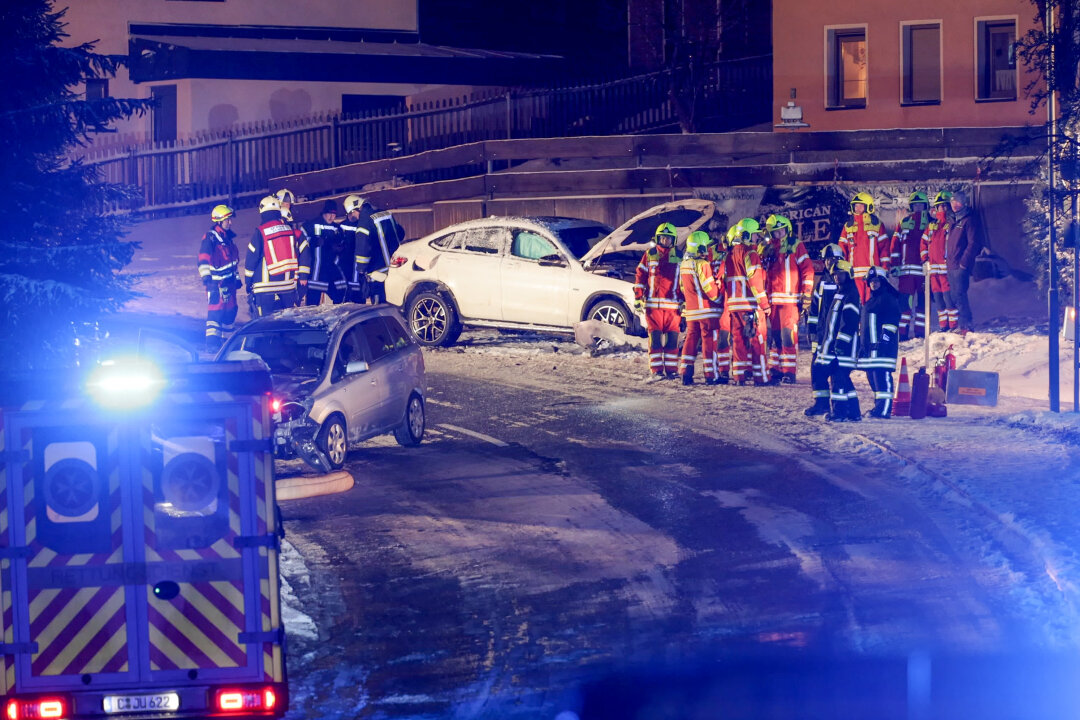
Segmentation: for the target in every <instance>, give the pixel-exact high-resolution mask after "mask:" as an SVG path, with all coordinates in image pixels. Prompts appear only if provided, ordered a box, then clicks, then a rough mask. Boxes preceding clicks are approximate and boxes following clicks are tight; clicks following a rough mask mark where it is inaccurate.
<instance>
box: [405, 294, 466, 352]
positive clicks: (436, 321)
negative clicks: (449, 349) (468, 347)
mask: <svg viewBox="0 0 1080 720" xmlns="http://www.w3.org/2000/svg"><path fill="white" fill-rule="evenodd" d="M406 316H407V318H408V321H409V329H410V330H411V331H412V333H413V335H415V336H416V339H417V340H418V341H420V344H421V345H426V346H428V347H437V346H442V347H446V346H449V345H453V344H454V342H455V341H456V340H457V339H458V337H459V336H460V335H461V323H460V322H458V316H457V310H456V309H454V304H453V303H452V302H450V301H449V300H448V299H447V298H446V297H445V296H444V295H442V294H441V293H437V292H430V291H427V292H421V293H417V294H416V295H414V296H413V297H412V299H411V300H410V301H409V309H408V312H407V313H406Z"/></svg>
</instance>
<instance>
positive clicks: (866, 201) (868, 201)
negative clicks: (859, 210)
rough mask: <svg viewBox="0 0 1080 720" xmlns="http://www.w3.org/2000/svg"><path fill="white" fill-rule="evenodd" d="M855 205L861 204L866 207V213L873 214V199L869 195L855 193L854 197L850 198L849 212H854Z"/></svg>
mask: <svg viewBox="0 0 1080 720" xmlns="http://www.w3.org/2000/svg"><path fill="white" fill-rule="evenodd" d="M855 203H862V204H863V205H864V206H866V212H868V213H872V212H874V198H872V197H870V193H865V192H861V193H855V197H853V198H851V212H852V213H853V214H854V212H855Z"/></svg>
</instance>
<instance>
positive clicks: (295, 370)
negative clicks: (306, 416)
mask: <svg viewBox="0 0 1080 720" xmlns="http://www.w3.org/2000/svg"><path fill="white" fill-rule="evenodd" d="M328 343H329V338H328V337H327V335H326V331H325V330H317V329H312V328H290V329H287V330H271V331H264V332H253V333H244V334H243V335H238V336H236V337H234V338H233V339H232V340H231V341H230V342H229V347H228V350H227V353H226V355H225V357H228V353H232V352H236V351H237V350H243V351H246V352H249V353H254V354H255V355H258V356H259V357H261V358H262V359H263V361H264V362H265V363H266V364H267V365H268V366H269V367H270V372H271V373H272V374H275V375H305V376H308V377H316V376H318V375H319V373H320V372H322V369H323V362H324V361H325V359H326V348H327V344H328Z"/></svg>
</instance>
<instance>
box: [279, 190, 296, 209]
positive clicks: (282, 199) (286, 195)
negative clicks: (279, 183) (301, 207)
mask: <svg viewBox="0 0 1080 720" xmlns="http://www.w3.org/2000/svg"><path fill="white" fill-rule="evenodd" d="M274 197H276V198H277V199H278V202H279V203H289V204H290V205H292V204H293V203H294V202H296V197H295V196H294V195H293V194H292V190H290V189H289V188H281V189H280V190H278V191H277V192H276V193H274Z"/></svg>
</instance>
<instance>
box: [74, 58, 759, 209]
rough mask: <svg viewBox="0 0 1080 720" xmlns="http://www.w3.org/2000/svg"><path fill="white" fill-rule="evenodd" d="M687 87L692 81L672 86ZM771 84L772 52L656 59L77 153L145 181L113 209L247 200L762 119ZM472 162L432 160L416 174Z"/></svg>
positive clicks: (120, 175)
mask: <svg viewBox="0 0 1080 720" xmlns="http://www.w3.org/2000/svg"><path fill="white" fill-rule="evenodd" d="M687 87H693V88H694V90H693V91H692V92H690V91H684V90H680V88H687ZM771 95H772V88H771V57H770V56H759V57H753V58H745V59H741V60H732V61H725V62H721V63H716V64H713V65H710V66H703V67H701V68H697V69H695V71H694V72H693V73H691V72H690V70H689V69H683V70H679V71H674V72H673V71H664V72H657V73H651V74H648V75H640V76H636V77H632V78H627V79H624V80H618V81H615V82H609V83H603V84H598V85H588V86H578V87H566V88H553V89H548V90H533V91H507V92H504V93H501V94H496V95H487V96H480V97H473V98H461V99H456V100H442V101H435V102H427V103H418V104H415V105H411V106H409V107H407V108H406V109H405V110H404V111H398V112H393V111H380V112H372V113H368V114H364V115H360V116H357V117H342V116H338V115H327V116H316V117H312V118H306V119H302V120H293V121H289V122H286V123H280V124H271V123H263V124H257V125H254V126H248V127H247V128H244V129H241V130H233V131H228V132H224V133H219V134H216V135H214V134H203V135H200V136H197V137H195V138H192V139H190V140H185V141H175V142H165V143H154V144H144V145H136V146H131V147H129V148H123V149H116V148H104V149H102V150H99V151H93V150H91V151H90V152H88V153H87V154H85V155H84V156H83V161H84V162H86V163H88V164H92V165H94V166H96V167H97V168H98V169H99V171H100V173H101V178H102V179H103V180H104V181H106V182H112V183H120V184H127V185H131V186H134V187H136V188H138V189H140V190H141V192H140V193H138V194H137V195H136V197H135V198H134V199H132V200H131V201H129V202H128V203H127V204H126V205H124V206H122V207H116V208H110V209H111V210H130V211H136V212H141V213H157V212H165V211H169V210H176V209H181V208H186V207H201V206H206V205H210V204H213V203H218V202H228V203H231V204H235V203H243V202H245V201H246V200H250V199H251V198H254V197H257V196H260V195H263V194H265V193H266V192H267V188H268V184H269V181H270V179H271V178H274V177H281V176H285V175H295V174H298V173H303V172H310V171H313V170H321V169H325V168H332V167H337V166H340V165H346V164H351V163H357V162H365V161H370V160H379V159H384V158H392V157H396V156H399V155H413V154H416V153H420V152H425V151H429V150H436V149H440V148H447V147H452V146H456V145H462V144H466V143H473V142H480V141H485V140H496V139H512V138H545V137H577V136H596V135H626V134H640V133H657V132H671V131H676V132H677V131H678V130H679V127H680V118H681V119H682V121H683V122H684V123H685V122H686V121H687V119H688V118H690V119H692V121H693V123H694V125H695V129H697V130H706V131H711V132H718V131H726V130H733V129H738V128H741V127H747V126H749V125H753V124H757V123H760V122H766V121H768V119H769V113H770V98H771ZM676 97H678V98H679V99H680V102H679V103H676V102H675V101H674V99H673V98H676ZM691 115H692V118H691ZM478 169H479V168H471V167H455V168H453V169H452V170H442V171H433V172H432V173H430V174H429V175H426V176H424V177H417V178H414V181H416V180H420V181H432V180H443V179H451V178H455V177H463V176H466V175H468V174H471V173H473V172H475V171H476V170H478ZM387 179H389V178H387Z"/></svg>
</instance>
